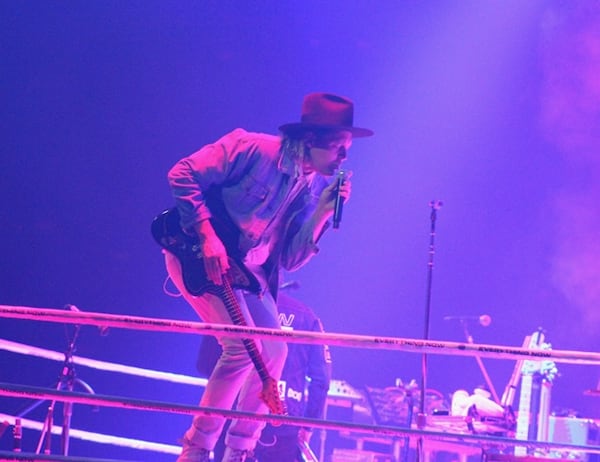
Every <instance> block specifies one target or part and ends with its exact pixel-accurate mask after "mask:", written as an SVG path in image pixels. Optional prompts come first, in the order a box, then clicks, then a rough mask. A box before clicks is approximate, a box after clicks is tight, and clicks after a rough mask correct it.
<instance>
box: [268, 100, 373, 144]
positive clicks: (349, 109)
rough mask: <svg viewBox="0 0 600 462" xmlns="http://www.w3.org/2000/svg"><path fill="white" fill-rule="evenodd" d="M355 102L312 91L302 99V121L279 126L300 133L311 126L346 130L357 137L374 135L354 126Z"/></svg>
mask: <svg viewBox="0 0 600 462" xmlns="http://www.w3.org/2000/svg"><path fill="white" fill-rule="evenodd" d="M353 119H354V103H353V102H352V101H351V100H349V99H348V98H345V97H343V96H338V95H333V94H331V93H310V94H308V95H306V96H305V97H304V101H302V115H301V117H300V122H295V123H289V124H285V125H282V126H281V127H279V130H281V131H282V132H283V133H298V132H302V131H306V130H309V129H311V128H328V129H332V130H345V131H349V132H350V133H352V136H353V137H355V138H361V137H365V136H371V135H373V132H372V131H371V130H369V129H367V128H358V127H354V126H353Z"/></svg>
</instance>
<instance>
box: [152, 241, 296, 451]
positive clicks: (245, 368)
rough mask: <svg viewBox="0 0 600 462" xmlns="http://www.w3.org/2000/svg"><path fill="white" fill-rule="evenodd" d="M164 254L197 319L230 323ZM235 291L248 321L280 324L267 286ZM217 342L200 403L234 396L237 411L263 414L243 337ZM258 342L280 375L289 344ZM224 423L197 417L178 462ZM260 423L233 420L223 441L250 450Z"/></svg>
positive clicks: (223, 404)
mask: <svg viewBox="0 0 600 462" xmlns="http://www.w3.org/2000/svg"><path fill="white" fill-rule="evenodd" d="M164 253H165V262H166V266H167V271H168V273H169V276H170V277H171V279H172V281H173V283H174V284H175V286H176V287H177V288H178V289H179V291H180V292H181V294H182V295H183V297H184V298H185V299H186V300H187V302H188V303H189V304H190V305H191V306H192V307H193V308H194V310H195V311H196V313H198V316H200V319H202V320H203V321H204V322H209V323H219V324H231V323H232V322H231V318H230V317H229V314H228V313H227V310H226V309H225V306H224V305H223V303H222V302H221V300H220V299H219V298H218V297H216V296H214V295H211V294H204V295H203V296H201V297H195V296H193V295H191V294H190V293H189V292H187V291H186V290H185V287H184V285H183V280H182V278H181V266H180V264H179V261H178V260H177V258H176V257H175V256H174V255H172V254H171V253H169V252H166V251H165V252H164ZM235 292H236V298H237V300H238V302H239V305H240V308H241V309H242V313H243V314H244V317H245V318H246V322H247V323H248V325H250V326H258V327H269V328H275V329H279V328H280V324H279V320H278V317H277V306H276V304H275V301H274V300H273V297H272V296H271V294H270V293H269V292H268V291H266V292H265V294H264V295H263V296H262V297H260V298H259V297H258V296H256V295H254V294H247V293H244V292H242V291H237V290H236V291H235ZM219 343H221V346H222V347H223V353H222V355H221V357H220V358H219V361H218V362H217V365H216V366H215V369H214V370H213V373H212V374H211V376H210V378H209V380H208V384H207V386H206V389H205V390H204V393H203V395H202V399H201V400H200V406H203V407H213V408H220V409H231V408H232V407H233V404H234V402H235V399H236V397H237V398H238V401H237V407H236V409H237V410H240V411H246V412H252V413H255V414H266V413H267V412H268V409H267V406H266V405H265V404H264V403H263V401H262V400H261V399H260V392H261V390H262V382H261V380H260V377H259V376H258V373H257V372H256V370H255V368H254V365H253V363H252V361H251V360H250V356H248V352H247V351H246V348H245V347H244V345H243V343H242V341H241V339H239V338H234V337H221V338H220V339H219ZM256 344H257V347H258V350H259V351H260V352H261V356H262V358H263V360H264V362H265V365H266V367H267V369H268V370H269V373H270V375H271V377H273V378H274V379H275V380H276V381H277V380H279V378H280V377H281V371H282V370H283V365H284V363H285V359H286V356H287V345H286V344H285V343H284V342H281V341H268V340H256ZM238 395H239V396H238ZM224 424H225V418H224V417H220V416H203V415H198V416H195V417H194V420H193V422H192V425H191V427H190V428H189V429H188V430H187V432H186V433H185V437H184V445H183V451H182V454H181V456H180V457H179V459H178V461H179V462H191V461H193V460H194V459H193V457H187V456H186V453H189V454H190V455H191V454H192V453H194V451H195V450H197V449H198V448H204V449H209V450H212V449H213V448H214V447H215V444H216V442H217V440H218V439H219V436H220V434H221V431H222V429H223V425H224ZM264 425H265V424H264V423H263V422H258V421H251V420H237V419H236V420H233V421H232V422H231V425H230V427H229V430H228V432H227V435H226V437H225V444H226V445H227V446H229V447H231V448H233V449H254V446H255V445H256V442H257V440H258V438H259V437H260V433H261V431H262V428H263V427H264Z"/></svg>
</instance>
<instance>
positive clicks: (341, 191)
mask: <svg viewBox="0 0 600 462" xmlns="http://www.w3.org/2000/svg"><path fill="white" fill-rule="evenodd" d="M351 176H352V172H351V171H349V170H338V173H337V177H336V179H335V183H336V186H335V189H334V194H335V202H334V205H333V229H338V228H339V227H340V223H341V221H342V211H343V208H344V202H345V201H346V200H348V198H349V197H350V182H349V181H347V180H348V179H349V178H350V177H351Z"/></svg>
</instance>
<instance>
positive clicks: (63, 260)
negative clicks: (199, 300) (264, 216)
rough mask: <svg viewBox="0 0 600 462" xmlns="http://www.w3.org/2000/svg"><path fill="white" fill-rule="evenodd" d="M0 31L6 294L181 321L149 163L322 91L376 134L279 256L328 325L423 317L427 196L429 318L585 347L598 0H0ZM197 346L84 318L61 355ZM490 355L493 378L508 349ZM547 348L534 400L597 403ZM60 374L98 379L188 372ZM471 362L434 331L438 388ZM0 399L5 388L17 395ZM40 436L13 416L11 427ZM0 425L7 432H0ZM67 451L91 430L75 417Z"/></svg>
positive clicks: (414, 371) (57, 330)
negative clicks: (329, 203) (333, 226)
mask: <svg viewBox="0 0 600 462" xmlns="http://www.w3.org/2000/svg"><path fill="white" fill-rule="evenodd" d="M0 31H1V32H0V34H1V35H0V50H1V51H0V53H1V67H2V70H1V72H0V88H1V91H2V108H3V117H2V144H1V150H2V154H1V164H0V165H1V167H2V179H1V180H0V194H1V197H2V201H1V202H0V219H1V222H0V226H1V229H2V239H1V240H0V246H1V247H0V251H1V255H2V259H1V260H0V273H1V274H2V276H1V279H0V281H1V290H0V303H2V304H5V305H23V306H35V307H48V308H61V307H63V306H64V305H65V304H67V303H71V304H75V305H77V306H78V307H79V308H80V309H81V310H84V311H100V312H108V313H120V314H131V315H139V316H150V317H164V318H176V319H186V320H196V317H195V315H194V313H193V312H192V310H191V309H190V308H189V307H188V306H187V305H186V304H185V302H183V301H182V300H181V299H175V298H171V297H169V296H167V295H165V294H164V292H163V288H162V285H163V281H164V279H165V270H164V266H163V261H162V256H161V253H160V250H159V249H158V247H157V246H156V245H155V243H154V242H153V240H152V239H151V237H150V233H149V224H150V221H151V219H152V218H153V216H154V215H155V214H156V213H158V212H159V211H161V210H162V209H164V208H166V207H169V206H171V205H172V201H171V198H170V193H169V189H168V186H167V182H166V172H167V171H168V169H169V168H170V167H171V166H172V165H173V163H174V162H175V161H176V160H178V159H179V158H180V157H182V156H184V155H187V154H189V153H191V152H193V151H194V150H196V149H197V148H199V147H200V146H202V145H203V144H205V143H208V142H211V141H214V140H215V139H217V138H218V137H220V136H221V135H223V134H224V133H226V132H227V131H229V130H231V129H233V128H235V127H238V126H240V127H244V128H246V129H248V130H255V131H264V132H269V133H277V127H278V126H279V125H281V124H282V123H286V122H294V121H296V120H298V118H299V112H300V104H301V100H302V96H303V95H304V94H306V93H308V92H312V91H331V92H335V93H339V94H343V95H346V96H348V97H350V98H352V99H353V100H354V101H355V103H356V112H355V122H356V124H357V125H359V126H364V127H368V128H371V129H373V130H374V131H375V132H376V135H375V137H373V138H370V139H360V140H356V141H355V143H354V145H353V147H352V149H351V150H350V153H349V160H348V162H347V164H346V165H347V167H348V168H349V169H351V170H353V172H354V176H353V195H352V199H351V201H350V202H349V203H348V204H347V206H346V207H345V209H344V220H343V222H342V226H341V228H340V229H339V230H338V231H330V232H328V233H327V234H326V235H325V237H324V238H323V240H322V242H321V252H320V254H319V255H318V256H317V257H316V258H315V259H314V260H313V261H312V262H311V263H310V264H309V265H308V266H307V267H305V268H303V269H302V270H300V271H299V272H297V273H295V274H293V275H290V276H289V277H290V278H295V279H297V280H298V281H299V282H300V284H301V289H300V290H299V291H298V292H296V295H297V296H298V298H300V299H302V300H303V301H305V302H306V303H308V304H310V305H311V306H312V307H313V308H314V309H315V310H316V311H317V312H318V313H319V315H320V316H321V318H322V320H323V322H324V324H325V327H326V329H327V330H329V331H331V332H346V333H356V334H367V335H378V336H379V335H381V336H394V337H410V338H421V337H422V336H423V332H424V319H425V305H426V295H427V261H428V246H429V229H430V217H429V214H430V209H429V206H428V203H429V201H430V200H432V199H438V200H442V201H443V203H444V205H443V207H442V209H441V210H440V211H439V213H438V219H437V222H436V230H437V234H436V237H435V256H434V269H433V282H432V291H431V323H430V336H431V338H434V339H441V340H450V341H463V340H464V334H463V331H462V330H461V326H460V324H459V323H456V322H448V321H444V320H443V317H444V316H447V315H468V316H479V315H482V314H488V315H490V316H491V317H492V319H493V322H492V324H491V325H490V326H489V327H487V328H483V327H481V326H479V325H477V324H476V323H471V324H470V325H469V327H470V332H471V333H472V334H473V336H474V339H475V341H476V342H479V343H490V344H501V345H510V346H520V345H521V343H522V341H523V339H524V337H525V336H526V335H529V334H531V333H532V332H534V331H535V330H536V329H537V328H538V327H542V328H544V329H545V331H546V333H547V340H548V341H549V342H550V343H551V344H552V347H553V348H555V349H560V350H586V351H598V350H599V346H600V336H599V335H598V331H599V329H598V326H599V324H600V311H599V310H598V306H599V304H600V265H599V264H598V261H599V259H600V240H599V239H598V224H599V222H600V214H599V213H598V202H597V199H598V197H599V193H600V186H599V185H600V181H599V180H600V157H599V153H600V109H599V108H600V78H599V77H598V76H599V75H600V32H599V31H600V8H599V7H598V6H597V3H596V2H594V1H589V2H582V1H571V2H561V1H547V0H546V1H542V0H538V1H535V0H530V1H527V2H523V1H520V0H503V1H475V0H473V1H470V0H465V1H461V2H455V1H446V0H440V1H428V2H423V1H402V2H395V1H389V2H388V1H384V2H371V1H354V2H342V1H333V2H321V1H314V0H308V1H303V2H280V1H264V2H250V3H248V2H244V1H203V2H190V1H187V2H186V1H182V2H173V3H171V2H160V1H128V2H122V1H102V2H100V1H92V2H77V1H65V2H44V1H34V2H19V1H4V2H1V3H0ZM0 326H1V335H2V337H4V338H7V339H11V340H16V341H20V342H25V343H31V344H34V345H36V346H40V347H44V348H50V349H55V350H58V351H63V350H64V348H65V346H66V337H65V333H64V327H63V326H62V325H59V324H47V323H33V322H28V321H18V320H7V319H3V320H1V321H0ZM197 345H198V339H197V338H196V337H194V336H190V335H176V334H155V333H147V332H136V331H127V330H117V329H112V330H111V332H110V334H109V335H108V336H104V337H101V336H99V335H98V332H97V330H96V329H95V328H92V327H85V328H83V329H82V332H81V336H80V339H79V340H78V350H77V354H79V355H81V356H87V357H93V358H96V359H102V360H106V361H115V362H120V363H123V364H128V365H135V366H139V367H146V368H155V369H159V370H165V371H171V372H176V373H183V374H194V373H195V361H196V350H197ZM0 357H1V358H2V364H3V365H2V367H1V372H0V374H1V380H2V381H8V382H14V383H27V384H31V385H38V386H53V384H54V381H55V380H56V377H57V375H58V372H59V371H60V364H59V363H49V362H48V361H45V360H41V359H31V358H26V357H24V356H18V355H14V354H9V353H5V352H0ZM333 358H334V377H335V378H337V379H343V380H346V381H348V382H349V383H351V384H352V385H354V386H356V387H357V388H360V387H362V386H364V385H371V386H379V387H383V386H388V385H392V384H393V383H394V380H395V379H396V378H402V379H403V380H404V381H408V380H410V379H417V380H419V378H420V373H421V372H420V356H418V355H416V354H409V353H399V352H384V351H375V350H357V349H343V348H334V349H333ZM484 363H485V364H486V366H487V368H488V370H489V373H490V376H491V378H492V381H493V383H494V386H495V387H496V389H497V390H498V393H499V394H501V393H502V391H503V390H504V387H505V386H506V384H507V381H508V379H509V377H510V374H511V372H512V368H513V365H514V363H513V362H512V361H503V360H494V359H487V360H484ZM558 367H559V371H560V376H559V377H558V378H557V379H556V380H555V382H554V386H553V400H552V405H553V409H554V410H556V411H559V412H560V411H561V410H565V409H572V410H573V411H574V412H577V413H578V414H579V415H581V416H584V417H594V418H598V417H600V402H599V401H600V400H599V399H598V398H592V397H586V396H584V395H583V393H584V391H585V390H588V389H591V388H595V387H596V384H597V382H598V379H599V373H598V369H597V368H595V369H594V368H593V367H590V366H570V365H562V364H559V365H558ZM77 374H78V377H79V378H81V379H83V380H85V381H86V382H88V383H89V384H90V385H92V386H93V387H94V389H95V390H96V392H97V393H102V394H122V395H125V396H131V397H140V398H149V399H159V400H163V401H176V402H182V403H186V404H194V403H196V401H197V399H198V396H199V392H198V390H195V389H193V388H192V387H189V386H184V385H170V384H162V383H159V382H155V381H149V380H145V379H137V378H133V377H129V376H121V375H118V374H108V373H101V372H98V371H95V370H92V369H87V368H78V369H77ZM480 383H483V378H482V376H481V373H480V371H479V369H478V367H477V364H476V362H475V360H474V359H473V358H467V357H455V358H453V357H449V356H429V377H428V384H429V386H430V387H431V388H434V389H436V390H439V391H440V392H441V393H443V394H445V395H449V394H451V393H452V392H453V391H454V390H456V389H458V388H465V389H467V390H471V389H472V388H473V387H475V386H476V385H478V384H480ZM0 404H1V409H0V412H9V413H10V412H15V410H18V409H19V408H20V407H21V406H22V405H23V402H18V403H16V401H15V400H6V399H3V400H1V401H0ZM38 414H40V415H43V411H41V410H40V412H38ZM124 414H125V415H124ZM188 422H189V418H188V417H185V416H184V417H177V416H170V417H165V416H164V415H160V414H153V413H152V414H151V413H137V412H131V413H129V412H117V411H112V410H110V409H102V410H101V411H100V412H98V413H94V412H92V410H90V409H89V408H87V407H85V406H76V407H75V412H74V417H73V427H76V428H86V429H89V430H95V431H106V432H109V433H113V434H118V435H123V436H130V437H139V438H145V439H151V440H156V441H161V442H165V443H170V444H177V443H176V440H177V438H178V437H180V436H181V434H182V433H183V431H184V429H185V428H186V427H187V424H188ZM36 442H37V435H36V434H33V433H31V434H26V440H25V442H24V446H25V448H26V449H30V450H31V449H32V447H34V446H35V444H36ZM0 444H1V445H2V447H9V445H10V438H9V436H8V434H6V435H5V436H4V437H3V438H2V439H1V440H0ZM78 450H79V451H82V452H83V454H87V455H89V452H88V453H85V452H84V451H85V444H84V443H77V442H75V441H73V442H72V453H76V451H78ZM103 450H104V451H106V452H102V451H103ZM111 451H114V450H110V449H108V448H107V449H97V450H95V452H94V454H95V455H98V456H107V457H108V456H113V457H114V456H115V454H116V453H115V452H111ZM123 452H124V454H126V455H127V451H123ZM131 454H132V455H131V457H137V458H140V456H139V453H131ZM153 457H154V458H153ZM143 458H144V460H156V461H160V460H170V459H169V458H165V457H164V456H162V457H161V456H158V455H156V456H153V455H151V454H144V455H143Z"/></svg>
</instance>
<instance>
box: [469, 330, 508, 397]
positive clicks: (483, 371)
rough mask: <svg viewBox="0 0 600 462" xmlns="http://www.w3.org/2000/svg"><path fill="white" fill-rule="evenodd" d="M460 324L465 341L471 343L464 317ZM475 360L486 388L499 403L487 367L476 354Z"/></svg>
mask: <svg viewBox="0 0 600 462" xmlns="http://www.w3.org/2000/svg"><path fill="white" fill-rule="evenodd" d="M460 324H461V325H462V328H463V332H464V333H465V338H466V339H467V343H473V336H472V335H471V334H470V333H469V329H468V328H467V321H465V320H464V319H461V320H460ZM475 360H476V361H477V364H478V365H479V369H480V370H481V374H482V375H483V378H484V379H485V383H486V385H487V387H488V389H489V390H490V393H491V394H492V398H494V401H495V402H496V403H497V404H500V399H499V398H498V393H496V388H494V384H493V383H492V380H491V379H490V376H489V374H488V372H487V369H486V368H485V365H484V364H483V361H482V360H481V358H480V357H479V356H477V355H476V356H475Z"/></svg>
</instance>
